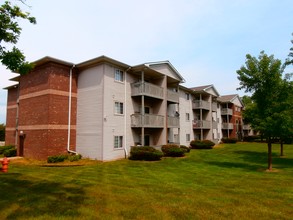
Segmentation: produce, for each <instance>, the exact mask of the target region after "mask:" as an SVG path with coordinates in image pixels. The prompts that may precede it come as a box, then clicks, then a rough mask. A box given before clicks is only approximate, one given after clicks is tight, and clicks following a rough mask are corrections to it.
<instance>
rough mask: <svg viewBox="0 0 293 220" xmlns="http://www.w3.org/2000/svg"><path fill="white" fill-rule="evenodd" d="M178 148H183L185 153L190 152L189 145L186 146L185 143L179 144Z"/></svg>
mask: <svg viewBox="0 0 293 220" xmlns="http://www.w3.org/2000/svg"><path fill="white" fill-rule="evenodd" d="M180 148H181V149H183V150H185V153H189V152H190V147H187V146H185V145H180Z"/></svg>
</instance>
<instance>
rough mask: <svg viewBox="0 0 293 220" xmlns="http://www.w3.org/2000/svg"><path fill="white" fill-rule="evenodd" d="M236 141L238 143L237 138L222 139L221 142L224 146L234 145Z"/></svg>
mask: <svg viewBox="0 0 293 220" xmlns="http://www.w3.org/2000/svg"><path fill="white" fill-rule="evenodd" d="M237 141H238V139H237V138H227V137H224V138H222V142H223V143H226V144H235V143H237Z"/></svg>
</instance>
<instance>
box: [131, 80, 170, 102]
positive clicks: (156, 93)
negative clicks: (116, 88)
mask: <svg viewBox="0 0 293 220" xmlns="http://www.w3.org/2000/svg"><path fill="white" fill-rule="evenodd" d="M142 95H145V96H150V97H153V98H158V99H163V98H164V89H163V88H162V87H159V86H156V85H154V84H151V83H147V82H136V83H132V84H131V96H142Z"/></svg>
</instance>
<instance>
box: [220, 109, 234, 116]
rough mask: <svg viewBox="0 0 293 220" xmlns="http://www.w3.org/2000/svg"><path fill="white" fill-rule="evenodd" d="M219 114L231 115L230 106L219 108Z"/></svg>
mask: <svg viewBox="0 0 293 220" xmlns="http://www.w3.org/2000/svg"><path fill="white" fill-rule="evenodd" d="M221 115H233V112H232V109H230V108H223V109H222V110H221Z"/></svg>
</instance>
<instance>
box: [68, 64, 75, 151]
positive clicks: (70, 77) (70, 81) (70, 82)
mask: <svg viewBox="0 0 293 220" xmlns="http://www.w3.org/2000/svg"><path fill="white" fill-rule="evenodd" d="M74 67H75V65H74V64H73V66H72V67H71V68H70V71H69V96H68V134H67V152H69V153H73V154H77V152H76V151H72V150H70V127H71V98H72V94H71V93H72V70H73V68H74Z"/></svg>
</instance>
